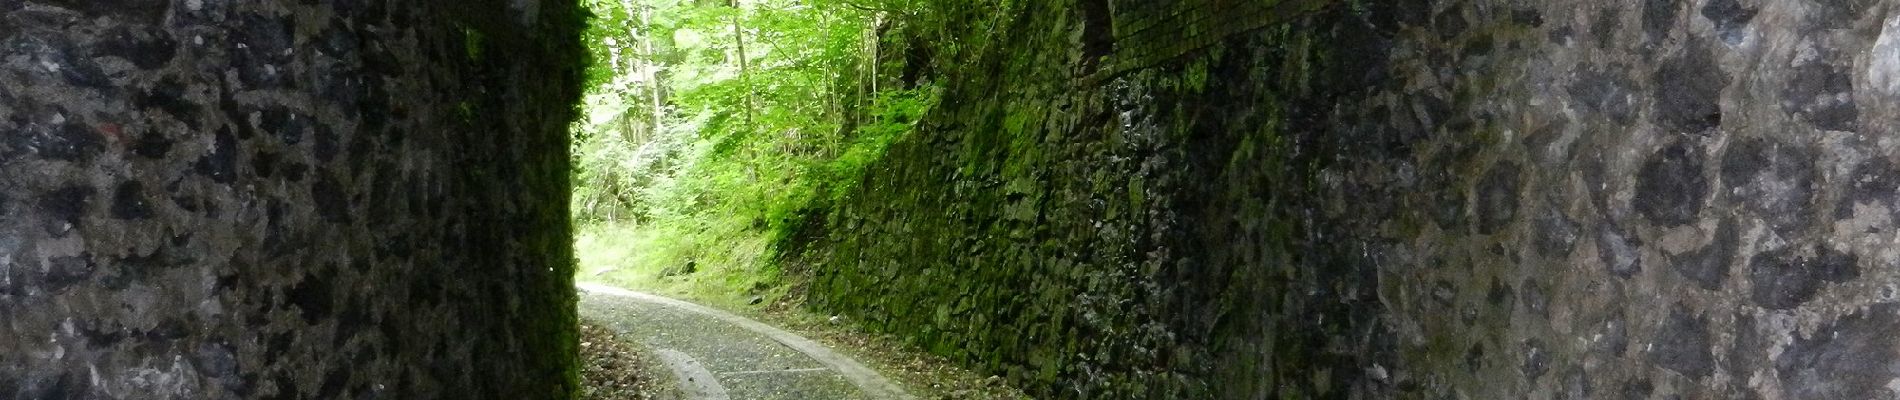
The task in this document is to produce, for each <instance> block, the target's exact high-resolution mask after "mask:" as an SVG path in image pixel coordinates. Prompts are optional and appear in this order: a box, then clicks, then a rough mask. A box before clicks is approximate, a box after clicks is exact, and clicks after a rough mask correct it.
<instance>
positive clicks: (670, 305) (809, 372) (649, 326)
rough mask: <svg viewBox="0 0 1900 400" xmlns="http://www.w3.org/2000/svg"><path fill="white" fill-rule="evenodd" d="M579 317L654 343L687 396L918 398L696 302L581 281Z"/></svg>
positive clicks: (816, 348) (816, 347)
mask: <svg viewBox="0 0 1900 400" xmlns="http://www.w3.org/2000/svg"><path fill="white" fill-rule="evenodd" d="M577 287H579V288H580V289H581V303H580V311H581V315H582V316H584V317H586V318H588V319H591V320H594V321H597V322H599V323H600V324H601V325H602V326H604V327H607V328H608V329H613V330H614V331H615V332H618V333H619V334H621V335H623V336H624V337H628V338H632V339H633V340H638V341H640V342H641V344H642V345H645V346H646V347H648V348H651V349H653V351H654V354H656V355H658V356H659V358H660V359H661V360H662V361H664V362H665V363H666V364H667V368H669V369H671V370H672V371H673V374H674V375H675V376H676V377H677V378H678V381H679V384H680V392H681V393H683V394H684V395H685V400H778V399H784V400H806V399H863V400H885V399H902V400H907V399H912V398H913V397H911V396H910V395H908V394H905V393H904V391H903V389H901V388H899V387H898V386H897V384H895V383H892V382H891V381H890V380H888V379H885V378H884V377H883V376H881V375H878V374H877V372H875V371H873V370H871V369H870V368H867V367H865V366H864V365H863V364H860V363H858V362H857V361H854V360H851V359H850V358H847V357H845V356H842V355H839V354H838V353H837V352H834V351H831V349H829V348H826V347H825V346H824V345H820V344H818V343H817V342H813V341H811V340H810V339H805V338H803V337H799V336H798V335H794V334H792V333H790V332H785V331H783V330H780V329H778V328H773V327H772V326H770V325H766V324H764V323H760V322H758V321H753V320H751V319H747V318H745V317H741V316H737V315H733V314H731V313H727V312H724V311H719V310H715V309H711V308H707V307H705V306H701V305H698V304H693V303H688V302H684V301H680V300H674V299H670V298H665V297H660V296H654V295H650V294H645V293H638V292H633V291H628V290H625V289H620V288H615V287H611V286H604V285H596V284H586V283H583V284H579V285H577Z"/></svg>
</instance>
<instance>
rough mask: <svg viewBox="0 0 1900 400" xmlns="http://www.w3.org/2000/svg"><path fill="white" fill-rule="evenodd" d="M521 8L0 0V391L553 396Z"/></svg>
mask: <svg viewBox="0 0 1900 400" xmlns="http://www.w3.org/2000/svg"><path fill="white" fill-rule="evenodd" d="M543 3H546V4H542V5H541V9H542V10H543V12H542V13H541V14H540V15H541V16H542V19H541V20H538V22H537V23H536V24H535V25H533V26H532V27H530V26H522V25H518V24H514V23H511V22H509V21H514V20H515V18H514V16H512V15H510V14H511V13H512V12H511V11H509V10H511V8H510V7H509V5H508V2H504V1H501V0H476V1H468V2H426V1H425V2H406V1H382V0H351V1H290V0H268V1H225V0H26V1H4V2H0V321H3V322H0V398H20V399H253V398H273V399H336V398H361V399H369V398H383V399H395V398H403V399H428V398H443V399H447V398H457V399H461V398H468V399H476V398H493V399H547V398H565V397H566V396H567V395H569V394H571V393H573V392H574V390H573V387H572V386H571V385H572V384H573V383H574V382H571V381H569V374H568V373H567V372H568V371H569V370H570V368H571V367H572V366H573V365H572V363H573V355H574V354H573V352H574V347H575V346H574V343H573V342H572V341H573V329H574V320H573V318H574V311H573V307H574V294H573V290H572V288H571V287H570V286H569V285H570V284H571V274H572V266H571V265H570V261H569V260H570V258H571V250H570V247H569V245H568V237H567V235H568V226H567V224H568V222H567V212H566V211H567V194H566V193H567V192H568V190H569V187H568V183H567V175H566V174H567V157H566V154H567V149H566V146H567V131H566V126H567V121H568V120H569V119H570V118H571V117H572V114H573V109H572V104H573V103H574V102H575V101H576V100H577V99H578V97H579V93H578V85H579V79H580V75H579V73H580V70H579V69H578V68H579V62H578V61H579V60H580V57H582V54H583V53H581V51H582V49H581V48H580V43H579V42H580V41H579V38H578V35H579V33H578V32H579V28H580V27H579V25H578V24H579V20H578V18H577V14H576V13H575V12H574V11H576V10H575V8H574V7H575V5H574V3H573V2H571V1H554V0H549V1H544V2H543ZM550 10H559V12H553V11H550ZM470 31H479V32H482V34H484V35H485V36H486V37H488V38H490V39H491V40H489V41H487V42H485V43H490V44H491V45H492V46H497V48H494V49H490V51H486V52H484V54H490V55H493V56H492V57H489V58H486V59H470V58H469V57H468V55H467V50H466V48H465V46H466V41H465V40H463V38H462V37H463V35H465V34H467V32H470ZM391 93H399V94H400V95H397V96H392V95H391ZM485 96H493V98H486V97H485ZM475 100H479V101H475ZM465 103H474V104H475V105H474V107H477V108H478V110H477V111H478V112H476V113H473V114H474V115H475V117H473V118H457V117H455V116H456V115H458V113H457V112H456V110H457V109H458V107H459V106H460V104H465ZM391 131H400V132H401V134H400V136H402V137H397V135H387V134H386V133H388V132H391ZM404 138H407V139H404ZM390 176H396V177H402V178H403V179H401V180H391V179H387V178H388V177H390ZM381 207H393V208H387V209H385V208H381ZM372 211H378V212H379V213H372ZM370 215H375V216H376V218H370V217H369V216H370Z"/></svg>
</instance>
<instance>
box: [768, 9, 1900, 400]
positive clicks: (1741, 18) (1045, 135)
mask: <svg viewBox="0 0 1900 400" xmlns="http://www.w3.org/2000/svg"><path fill="white" fill-rule="evenodd" d="M1225 4H1227V3H1222V2H1218V1H1208V0H1179V1H1166V2H1147V1H1135V0H1121V1H1111V2H1110V7H1108V10H1109V12H1110V14H1112V18H1110V20H1112V21H1113V22H1112V23H1113V25H1114V26H1113V28H1114V29H1112V30H1111V31H1112V32H1114V33H1115V36H1116V40H1117V43H1116V44H1115V45H1114V46H1108V47H1110V48H1111V49H1112V51H1111V54H1109V58H1110V62H1111V63H1115V64H1116V65H1123V66H1126V65H1129V64H1123V63H1121V62H1122V61H1125V60H1141V62H1139V63H1137V64H1135V65H1137V66H1138V67H1134V68H1129V69H1128V70H1127V72H1126V73H1122V74H1118V75H1114V76H1111V77H1108V78H1101V77H1099V76H1097V77H1091V78H1093V79H1086V80H1080V81H1082V83H1080V84H1077V83H1075V82H1077V81H1078V80H1079V79H1076V78H1075V77H1074V76H1073V73H1072V71H1074V70H1076V69H1077V66H1076V65H1070V64H1069V63H1068V62H1065V61H1064V60H1072V58H1071V57H1070V55H1071V54H1073V53H1077V52H1079V51H1081V49H1082V46H1083V43H1081V42H1080V41H1079V39H1078V38H1079V37H1081V36H1083V35H1079V34H1078V33H1081V30H1083V29H1085V28H1083V27H1081V26H1080V25H1081V24H1080V22H1078V21H1074V20H1073V19H1074V17H1072V16H1069V15H1070V14H1073V13H1071V12H1069V10H1073V9H1074V8H1073V7H1068V6H1070V5H1071V4H1069V3H1065V2H1061V1H1057V2H1052V3H1035V5H1018V6H1017V8H1006V9H1001V10H1000V11H999V14H997V15H1001V16H1002V18H1003V20H1002V21H1000V22H999V23H997V24H996V25H995V26H999V27H1006V29H1001V32H1002V33H999V34H998V35H999V36H998V39H997V40H999V41H998V42H996V43H997V45H996V48H997V49H998V50H996V51H997V52H998V53H997V54H995V55H993V56H992V57H986V58H982V60H981V61H980V62H968V61H967V60H958V61H954V62H955V63H961V64H967V65H961V64H960V65H957V66H954V67H944V68H941V70H944V71H957V70H963V71H966V72H964V73H961V74H956V75H952V76H962V77H968V76H982V77H984V78H980V79H976V80H977V82H975V83H972V84H970V85H954V86H953V87H951V88H949V89H948V90H946V92H945V93H944V97H943V103H942V104H943V105H942V106H940V108H939V109H938V110H936V112H935V113H934V114H933V115H932V116H930V117H929V118H927V121H926V123H925V124H924V126H926V127H927V128H926V129H924V130H923V131H922V132H919V133H918V134H916V135H915V136H912V137H910V138H909V139H907V140H905V141H903V142H900V143H897V144H894V145H893V147H892V151H891V153H890V154H889V155H888V157H887V158H885V159H884V160H882V161H880V164H879V166H878V167H876V168H873V169H872V170H873V171H874V172H872V173H870V174H869V175H868V176H866V177H865V178H864V180H863V181H862V183H863V185H862V186H861V187H860V189H859V190H857V191H856V192H855V193H853V194H852V195H850V196H848V197H847V198H845V199H843V200H841V201H840V203H839V204H834V205H833V207H832V209H830V210H826V211H824V212H822V213H817V214H818V215H817V216H814V217H812V218H813V220H814V221H815V223H814V224H813V226H822V227H823V230H819V231H816V232H822V234H815V235H814V236H815V237H813V238H811V239H812V241H811V242H810V243H808V244H810V245H809V246H807V247H806V248H808V249H811V250H810V251H809V252H807V253H804V254H799V255H793V256H791V257H793V258H795V259H797V260H800V262H803V263H805V264H800V265H810V266H811V268H812V270H813V271H812V276H813V279H814V280H813V283H812V285H811V287H810V292H809V293H808V294H809V295H810V296H811V299H812V301H813V303H814V306H815V307H818V308H821V309H825V310H828V311H834V312H839V313H843V314H848V315H851V316H854V317H857V318H858V319H859V320H861V321H869V322H868V323H867V324H868V325H870V326H871V327H872V328H873V329H877V330H882V331H886V332H892V333H895V334H898V335H901V336H903V337H906V338H909V339H911V340H915V341H917V342H918V343H921V344H923V345H924V346H925V347H926V348H931V349H934V350H935V351H938V352H940V353H942V354H945V355H948V356H950V357H952V358H953V359H957V360H962V361H965V362H968V363H970V364H972V365H976V366H978V367H979V369H983V370H985V371H988V372H992V373H997V374H999V375H1003V376H1006V377H1009V378H1010V379H1012V380H1014V381H1015V382H1018V383H1021V384H1022V385H1023V386H1024V387H1026V388H1028V389H1030V391H1031V392H1032V393H1035V394H1038V395H1042V396H1045V397H1054V398H1567V397H1568V398H1583V397H1588V398H1622V397H1629V398H1883V397H1892V396H1893V393H1891V389H1889V388H1885V387H1883V385H1887V384H1888V383H1890V382H1893V380H1894V379H1896V378H1900V369H1895V368H1894V367H1893V364H1892V363H1893V362H1894V360H1895V359H1896V358H1900V356H1896V355H1894V353H1893V349H1892V346H1886V345H1887V344H1891V343H1892V342H1891V341H1885V342H1881V341H1877V340H1875V339H1874V337H1873V336H1870V335H1869V334H1866V333H1865V332H1874V331H1878V330H1882V329H1889V330H1890V329H1892V327H1888V326H1887V325H1891V323H1892V322H1893V321H1891V320H1892V319H1893V318H1889V317H1891V316H1892V315H1895V314H1894V313H1895V311H1894V310H1893V309H1892V307H1890V306H1889V305H1890V304H1891V303H1893V302H1895V301H1900V300H1897V299H1896V298H1895V296H1896V295H1895V294H1894V293H1895V291H1896V290H1900V289H1894V288H1896V287H1900V268H1895V267H1894V265H1892V264H1893V263H1894V256H1892V255H1891V254H1892V251H1891V249H1889V248H1888V247H1891V243H1894V241H1896V240H1900V229H1896V228H1895V227H1894V226H1893V224H1894V223H1895V222H1896V221H1900V218H1896V217H1897V216H1900V207H1896V203H1900V189H1896V187H1897V185H1895V184H1894V182H1896V181H1900V171H1897V168H1896V167H1894V162H1893V161H1892V160H1895V159H1896V157H1900V153H1897V152H1896V147H1895V146H1894V145H1893V144H1892V143H1889V142H1890V140H1887V139H1884V138H1885V136H1884V135H1886V134H1887V133H1891V132H1895V131H1900V123H1896V122H1894V121H1900V110H1896V109H1895V108H1894V107H1896V106H1900V102H1896V101H1893V100H1892V97H1893V96H1894V94H1896V93H1900V72H1895V71H1900V68H1896V66H1900V62H1896V61H1893V60H1896V59H1900V57H1896V55H1900V22H1896V21H1900V8H1896V7H1892V6H1891V4H1889V3H1888V2H1881V1H1878V0H1802V1H1786V2H1775V1H1760V0H1706V1H1697V2H1682V1H1670V0H1644V1H1625V2H1575V1H1518V0H1408V1H1400V2H1339V3H1337V4H1333V5H1332V6H1314V7H1310V8H1307V9H1309V10H1312V11H1311V12H1309V13H1306V14H1302V15H1301V16H1300V17H1299V18H1293V19H1290V20H1289V21H1290V22H1285V23H1281V24H1279V25H1276V26H1275V27H1272V28H1270V29H1260V30H1248V31H1245V32H1243V33H1240V34H1233V35H1225V34H1223V35H1224V36H1223V37H1221V38H1219V39H1213V40H1210V39H1207V38H1205V37H1204V35H1206V34H1207V33H1206V32H1223V31H1222V30H1219V29H1208V28H1209V27H1205V26H1197V25H1195V24H1194V23H1190V22H1182V21H1193V20H1197V18H1198V19H1204V20H1207V21H1222V20H1224V18H1241V17H1223V18H1221V19H1217V18H1208V17H1205V16H1206V15H1208V14H1209V12H1208V11H1207V10H1209V9H1219V7H1221V6H1222V5H1225ZM1249 4H1250V6H1253V5H1251V4H1252V3H1249ZM1278 11H1280V10H1276V12H1278ZM1212 24H1222V23H1221V22H1212ZM1093 29H1100V28H1099V27H1096V28H1093ZM953 37H954V36H953ZM1131 41H1132V42H1139V43H1143V45H1140V46H1122V44H1127V43H1131ZM1157 42H1161V43H1167V42H1178V43H1194V44H1195V45H1193V46H1185V45H1184V46H1185V47H1189V49H1188V50H1185V51H1170V52H1166V53H1164V54H1162V55H1161V57H1159V61H1156V55H1155V54H1151V52H1152V51H1153V50H1151V49H1152V48H1154V46H1150V44H1152V43H1157ZM1092 46H1095V47H1093V48H1094V49H1096V50H1095V51H1100V48H1101V47H1102V45H1101V44H1100V43H1094V44H1092ZM1176 50H1179V49H1176ZM936 62H940V63H949V62H953V61H949V60H937V61H936ZM970 71H974V72H970ZM1368 77H1374V78H1368ZM1047 104H1063V105H1064V107H1050V106H1046V105H1047ZM1012 119H1013V120H1015V121H1017V123H1014V124H1005V123H1004V122H1003V121H1008V120H1012ZM1023 121H1033V123H1022V122H1023ZM1006 126H1026V128H1021V129H1014V128H1011V129H1005V127H1006ZM1025 209H1027V210H1025ZM1023 215H1029V216H1032V217H1029V218H1024V217H1022V216H1023ZM926 270H927V271H930V272H929V273H922V272H921V271H926ZM953 276H954V277H955V278H950V277H953ZM941 304H967V306H965V305H959V306H954V307H949V308H940V307H938V306H937V305H941ZM920 305H928V306H920ZM939 310H948V311H939ZM939 314H941V315H945V317H937V315H939ZM1071 338H1073V339H1071ZM1777 346H1779V347H1777ZM1777 349H1779V350H1777Z"/></svg>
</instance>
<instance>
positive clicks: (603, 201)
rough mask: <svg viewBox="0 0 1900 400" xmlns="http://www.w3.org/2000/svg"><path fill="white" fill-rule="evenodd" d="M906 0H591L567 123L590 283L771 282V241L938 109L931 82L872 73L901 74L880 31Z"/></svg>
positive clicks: (734, 285)
mask: <svg viewBox="0 0 1900 400" xmlns="http://www.w3.org/2000/svg"><path fill="white" fill-rule="evenodd" d="M908 2H909V0H880V1H857V2H851V1H843V0H804V1H799V0H745V1H716V2H706V1H691V0H641V1H635V0H589V2H588V3H589V4H588V5H589V6H590V7H592V9H593V10H594V12H595V14H596V15H597V16H596V20H595V23H594V26H593V28H592V30H591V31H589V32H588V34H587V41H588V42H589V45H590V47H591V48H593V49H595V51H594V57H595V58H596V60H595V64H596V65H598V66H600V67H598V68H595V69H594V72H593V73H592V75H591V76H589V84H590V85H591V91H590V92H589V95H588V98H587V100H586V102H585V107H586V113H587V116H586V118H585V119H584V120H583V121H581V122H579V123H577V126H576V128H575V132H576V135H577V137H576V138H575V139H576V140H575V142H576V143H577V151H576V152H575V157H576V158H577V160H576V163H575V164H576V166H577V172H576V174H577V176H576V193H575V196H574V209H575V213H576V215H575V218H576V220H577V222H579V223H580V225H581V226H582V237H581V238H580V247H581V253H582V254H581V257H582V262H583V268H584V269H586V270H587V271H584V272H583V273H584V274H587V275H585V276H584V278H591V277H594V276H605V277H607V278H609V279H611V280H615V281H620V282H622V283H627V284H632V285H635V286H649V287H650V286H651V285H652V284H659V285H661V286H672V287H675V288H677V287H678V286H679V284H682V283H684V284H687V285H686V287H689V288H690V287H696V288H705V289H714V290H718V291H727V292H731V291H752V290H756V289H762V288H767V287H771V286H774V285H775V284H776V283H777V282H778V278H777V276H778V270H777V267H776V266H774V265H772V263H771V257H770V255H771V254H770V253H771V251H772V250H771V249H772V248H773V246H772V245H771V243H772V241H773V240H774V239H775V238H779V237H782V236H783V235H784V234H785V232H788V231H789V230H790V229H789V226H790V225H792V224H794V223H796V221H797V220H798V219H799V216H800V215H801V214H802V213H807V212H810V211H811V210H815V209H822V208H823V205H824V204H826V203H827V202H829V201H830V200H831V199H832V198H833V197H834V196H837V195H839V194H840V193H844V192H845V191H847V190H849V189H850V187H851V184H852V183H853V182H855V181H856V180H857V177H858V176H860V175H861V173H862V170H863V169H864V168H865V166H866V165H869V164H870V163H871V162H873V161H875V160H876V159H877V158H878V157H880V156H881V155H882V154H883V149H884V147H885V146H886V145H887V144H889V143H890V142H892V141H894V140H896V139H898V138H900V137H901V136H903V135H904V134H905V133H906V132H909V131H910V130H911V125H912V124H913V123H914V121H916V120H917V119H918V117H919V116H920V115H921V114H922V113H923V112H924V111H925V110H927V109H929V108H930V107H931V106H932V104H933V103H934V99H935V97H936V90H935V89H933V87H934V86H932V85H930V84H928V83H923V82H914V81H913V82H910V83H909V84H896V85H894V84H889V82H891V81H893V80H895V79H894V78H893V77H888V76H880V74H879V71H881V70H889V69H894V68H891V67H888V66H885V65H886V64H889V65H898V66H899V67H900V68H901V63H902V61H903V59H902V57H892V56H891V55H890V54H895V53H896V52H894V51H892V50H891V49H890V47H893V46H894V45H891V44H888V43H885V42H890V41H891V40H890V39H889V38H888V37H889V35H885V34H882V33H881V31H882V30H888V29H889V28H890V27H891V26H892V25H893V24H892V23H891V22H889V21H892V20H893V19H895V18H901V17H902V16H904V15H905V14H904V13H903V12H899V11H895V10H906V9H913V7H911V5H910V4H908ZM900 43H901V42H900ZM897 46H901V45H897Z"/></svg>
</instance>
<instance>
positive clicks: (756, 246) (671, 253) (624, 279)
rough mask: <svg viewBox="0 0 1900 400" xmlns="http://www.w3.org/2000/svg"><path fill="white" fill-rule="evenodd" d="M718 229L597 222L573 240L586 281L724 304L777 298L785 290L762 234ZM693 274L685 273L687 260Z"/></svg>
mask: <svg viewBox="0 0 1900 400" xmlns="http://www.w3.org/2000/svg"><path fill="white" fill-rule="evenodd" d="M733 233H734V232H729V231H722V230H719V229H711V230H706V229H690V228H688V229H681V228H671V229H669V228H665V227H657V226H652V227H645V228H642V227H636V226H633V225H630V224H626V223H594V224H589V225H585V226H581V227H579V228H578V230H577V232H576V238H575V242H574V250H575V256H576V257H577V258H579V261H580V266H579V271H580V274H579V276H578V277H577V278H578V279H579V280H581V281H584V282H595V283H603V284H608V285H614V286H619V287H624V288H628V289H634V290H639V291H643V292H647V293H653V294H659V295H664V296H670V297H675V298H683V299H691V300H693V301H696V302H701V303H706V304H708V305H713V306H717V307H720V308H734V307H736V306H740V305H746V304H750V303H753V302H754V301H753V299H754V298H755V297H757V298H758V300H759V301H758V303H769V302H775V301H777V300H778V299H780V298H783V297H784V295H785V293H786V292H787V289H786V287H785V286H784V285H780V284H778V282H779V279H778V273H777V271H776V269H775V268H772V267H770V264H769V263H768V262H767V260H766V259H765V257H766V256H765V254H766V251H767V241H768V239H767V238H765V237H764V236H763V235H757V234H733ZM689 263H690V264H691V265H692V270H693V272H692V273H684V271H683V270H684V269H685V267H686V265H688V264H689Z"/></svg>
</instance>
